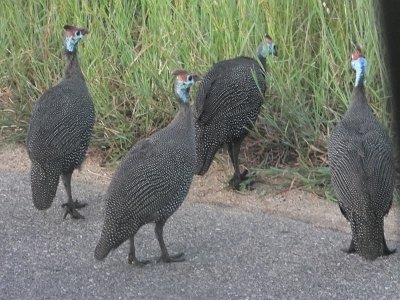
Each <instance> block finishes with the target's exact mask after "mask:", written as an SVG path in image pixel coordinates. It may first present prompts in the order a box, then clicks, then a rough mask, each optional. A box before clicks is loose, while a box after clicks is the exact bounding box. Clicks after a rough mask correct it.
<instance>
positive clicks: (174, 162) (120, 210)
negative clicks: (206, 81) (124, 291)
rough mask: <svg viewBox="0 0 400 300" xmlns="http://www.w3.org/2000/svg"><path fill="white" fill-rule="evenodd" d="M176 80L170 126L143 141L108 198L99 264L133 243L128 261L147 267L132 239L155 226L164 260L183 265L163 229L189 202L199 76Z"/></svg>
mask: <svg viewBox="0 0 400 300" xmlns="http://www.w3.org/2000/svg"><path fill="white" fill-rule="evenodd" d="M173 75H176V82H175V94H176V96H177V99H178V102H179V104H180V108H179V112H178V113H177V115H176V116H175V118H174V120H173V121H172V122H171V123H170V124H169V125H168V126H167V127H165V128H163V129H161V130H159V131H158V132H156V133H154V134H153V135H151V136H150V137H148V138H146V139H144V140H141V141H139V142H138V143H137V144H136V145H135V146H134V147H133V148H132V149H131V150H130V151H129V152H128V153H127V155H126V156H125V158H124V159H123V161H122V162H121V166H120V167H119V169H118V171H117V172H116V174H115V176H114V177H113V179H112V181H111V183H110V186H109V188H108V191H107V195H106V200H105V203H106V207H105V220H104V226H103V230H102V233H101V237H100V241H99V243H98V244H97V246H96V249H95V258H96V259H98V260H100V259H103V258H105V257H106V256H107V255H108V253H109V252H110V251H111V250H112V249H115V248H117V247H118V246H119V245H121V244H122V243H123V242H125V241H126V240H127V239H129V241H130V251H129V256H128V262H129V263H130V264H132V263H135V264H136V265H143V264H146V263H148V262H149V261H139V260H138V259H137V258H136V255H135V245H134V236H135V234H136V233H137V231H138V230H139V229H140V227H142V226H143V225H145V224H147V223H152V222H154V223H155V224H156V226H155V234H156V237H157V240H158V242H159V244H160V248H161V260H163V261H165V262H175V261H183V260H184V255H183V253H181V254H178V255H175V256H170V255H169V254H168V251H167V248H166V246H165V243H164V239H163V228H164V224H165V222H166V221H167V220H168V218H169V217H170V216H171V215H172V214H173V213H174V212H175V211H176V210H177V209H178V207H179V206H180V205H181V204H182V202H183V200H184V199H185V197H186V195H187V193H188V191H189V187H190V184H191V182H192V178H193V175H194V166H195V161H196V148H195V133H194V124H193V115H192V111H191V108H190V105H189V91H190V87H191V86H192V85H194V84H195V82H196V81H197V80H199V77H198V76H197V75H192V74H189V73H188V72H187V71H184V70H178V71H175V72H174V73H173Z"/></svg>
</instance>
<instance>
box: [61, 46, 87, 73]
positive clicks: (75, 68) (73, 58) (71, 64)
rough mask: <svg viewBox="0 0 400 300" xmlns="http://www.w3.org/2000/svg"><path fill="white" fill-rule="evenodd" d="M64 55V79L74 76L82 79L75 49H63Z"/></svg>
mask: <svg viewBox="0 0 400 300" xmlns="http://www.w3.org/2000/svg"><path fill="white" fill-rule="evenodd" d="M65 57H66V60H67V65H66V67H65V71H64V79H69V78H76V79H82V80H84V77H83V73H82V71H81V67H80V65H79V61H78V56H77V51H76V50H75V51H74V52H70V51H65Z"/></svg>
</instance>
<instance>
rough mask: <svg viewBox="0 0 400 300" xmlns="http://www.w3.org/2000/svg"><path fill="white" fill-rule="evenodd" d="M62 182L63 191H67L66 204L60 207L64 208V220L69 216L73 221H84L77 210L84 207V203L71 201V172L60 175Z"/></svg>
mask: <svg viewBox="0 0 400 300" xmlns="http://www.w3.org/2000/svg"><path fill="white" fill-rule="evenodd" d="M61 177H62V181H63V183H64V187H65V190H66V191H67V196H68V202H67V203H64V204H63V205H62V207H64V208H65V214H64V219H65V218H66V217H67V215H71V217H72V218H73V219H84V218H85V217H84V216H82V215H81V214H80V213H79V212H78V211H77V209H80V208H82V207H85V206H86V203H79V202H78V201H75V202H74V201H73V200H72V193H71V177H72V171H71V172H68V173H63V174H62V175H61Z"/></svg>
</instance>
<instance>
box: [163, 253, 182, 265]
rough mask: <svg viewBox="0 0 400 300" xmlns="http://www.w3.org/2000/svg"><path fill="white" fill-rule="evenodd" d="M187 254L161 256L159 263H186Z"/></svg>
mask: <svg viewBox="0 0 400 300" xmlns="http://www.w3.org/2000/svg"><path fill="white" fill-rule="evenodd" d="M185 260H186V259H185V253H178V254H176V255H172V256H170V255H163V256H161V257H160V258H159V259H158V261H157V262H160V261H163V262H166V263H170V262H182V261H185Z"/></svg>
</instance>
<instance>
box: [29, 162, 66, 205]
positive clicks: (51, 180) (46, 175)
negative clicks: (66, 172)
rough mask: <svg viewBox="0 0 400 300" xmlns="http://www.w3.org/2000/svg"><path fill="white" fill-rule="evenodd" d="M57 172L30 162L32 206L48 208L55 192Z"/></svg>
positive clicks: (58, 177)
mask: <svg viewBox="0 0 400 300" xmlns="http://www.w3.org/2000/svg"><path fill="white" fill-rule="evenodd" d="M59 179H60V175H59V173H57V172H55V170H54V169H52V168H44V167H43V166H41V165H40V164H39V163H37V162H32V168H31V187H32V199H33V204H34V206H35V207H36V208H37V209H39V210H44V209H48V208H49V207H50V206H51V204H52V202H53V199H54V197H55V195H56V192H57V187H58V181H59Z"/></svg>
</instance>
